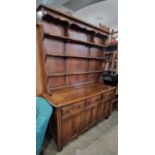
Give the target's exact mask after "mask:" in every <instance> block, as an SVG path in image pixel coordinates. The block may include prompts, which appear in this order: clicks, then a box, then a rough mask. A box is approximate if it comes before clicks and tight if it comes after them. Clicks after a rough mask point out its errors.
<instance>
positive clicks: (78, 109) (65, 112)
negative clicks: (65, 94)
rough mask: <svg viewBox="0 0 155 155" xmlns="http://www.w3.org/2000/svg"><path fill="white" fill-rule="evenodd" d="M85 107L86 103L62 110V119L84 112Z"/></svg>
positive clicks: (79, 103) (78, 103)
mask: <svg viewBox="0 0 155 155" xmlns="http://www.w3.org/2000/svg"><path fill="white" fill-rule="evenodd" d="M84 106H85V101H81V102H76V103H74V104H73V105H70V106H68V107H65V108H62V117H63V118H64V117H69V116H71V115H75V114H77V113H79V112H81V111H83V109H84Z"/></svg>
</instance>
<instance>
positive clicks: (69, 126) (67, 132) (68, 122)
mask: <svg viewBox="0 0 155 155" xmlns="http://www.w3.org/2000/svg"><path fill="white" fill-rule="evenodd" d="M72 135H73V119H72V118H70V117H69V118H67V119H63V120H62V139H63V142H65V141H66V140H68V139H69V138H71V137H72Z"/></svg>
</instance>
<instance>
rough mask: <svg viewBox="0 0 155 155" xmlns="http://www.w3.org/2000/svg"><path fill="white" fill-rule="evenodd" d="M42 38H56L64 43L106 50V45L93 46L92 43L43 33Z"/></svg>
mask: <svg viewBox="0 0 155 155" xmlns="http://www.w3.org/2000/svg"><path fill="white" fill-rule="evenodd" d="M44 37H48V38H56V39H60V40H64V41H67V42H74V43H78V44H85V45H88V46H96V47H99V48H106V45H100V44H95V43H92V42H86V41H81V40H76V39H72V38H69V37H64V36H57V35H53V34H48V33H44Z"/></svg>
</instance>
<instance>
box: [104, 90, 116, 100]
mask: <svg viewBox="0 0 155 155" xmlns="http://www.w3.org/2000/svg"><path fill="white" fill-rule="evenodd" d="M113 96H114V91H109V92H105V93H103V94H102V99H107V98H112V97H113Z"/></svg>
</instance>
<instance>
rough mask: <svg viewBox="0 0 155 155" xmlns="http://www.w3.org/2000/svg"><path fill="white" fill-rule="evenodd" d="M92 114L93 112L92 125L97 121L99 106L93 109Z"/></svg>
mask: <svg viewBox="0 0 155 155" xmlns="http://www.w3.org/2000/svg"><path fill="white" fill-rule="evenodd" d="M91 112H92V117H91V121H92V123H94V122H95V121H96V120H97V106H95V107H93V108H92V110H91Z"/></svg>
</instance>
